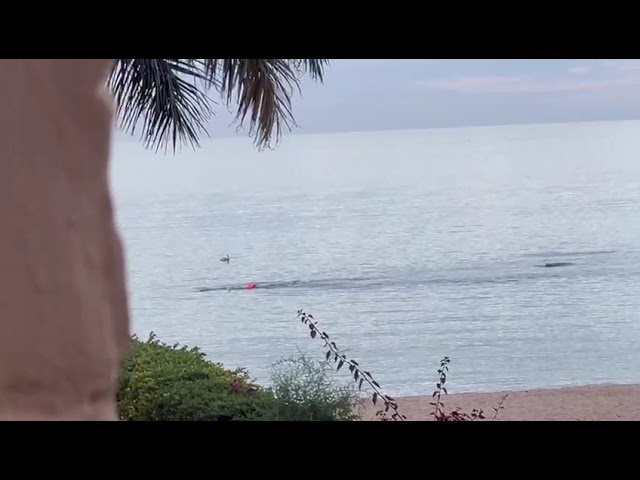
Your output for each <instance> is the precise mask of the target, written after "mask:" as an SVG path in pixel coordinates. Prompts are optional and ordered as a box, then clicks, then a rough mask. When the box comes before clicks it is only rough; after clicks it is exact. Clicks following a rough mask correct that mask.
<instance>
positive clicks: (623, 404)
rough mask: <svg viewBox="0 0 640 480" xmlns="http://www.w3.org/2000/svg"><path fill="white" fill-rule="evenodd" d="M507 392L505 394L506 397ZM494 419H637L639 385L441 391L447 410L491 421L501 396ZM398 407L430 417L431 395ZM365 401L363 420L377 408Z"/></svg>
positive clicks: (413, 415)
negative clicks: (479, 411)
mask: <svg viewBox="0 0 640 480" xmlns="http://www.w3.org/2000/svg"><path fill="white" fill-rule="evenodd" d="M505 395H506V398H505ZM503 398H504V402H503V404H502V406H503V408H502V409H501V410H500V412H499V414H498V416H497V418H496V420H497V421H500V420H502V421H505V420H506V421H509V420H511V421H513V420H534V421H535V420H565V421H566V420H572V421H594V420H595V421H602V420H640V385H606V386H584V387H565V388H553V389H541V390H525V391H505V392H496V393H462V394H449V395H443V397H442V402H443V403H444V405H445V410H446V411H447V412H449V411H451V410H453V409H456V408H459V409H460V410H462V411H465V412H469V413H470V412H471V410H472V409H474V408H477V409H482V410H484V415H485V417H486V419H485V420H484V421H491V420H492V419H493V417H494V415H495V410H494V408H497V407H498V405H499V404H500V402H501V401H502V399H503ZM397 401H398V410H400V411H401V413H403V414H404V415H406V416H407V420H432V419H433V417H432V416H431V412H433V406H432V405H429V403H431V402H433V401H434V400H433V398H432V397H431V396H416V397H403V398H398V399H397ZM379 405H380V404H379V403H378V407H375V406H373V404H372V403H371V402H370V401H368V402H367V403H366V404H365V406H364V408H363V409H362V411H361V412H362V419H363V420H376V416H375V413H376V411H377V410H378V409H379Z"/></svg>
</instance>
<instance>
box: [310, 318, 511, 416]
mask: <svg viewBox="0 0 640 480" xmlns="http://www.w3.org/2000/svg"><path fill="white" fill-rule="evenodd" d="M298 318H299V319H300V321H301V322H302V323H303V324H305V325H307V326H308V327H309V335H310V337H311V338H312V339H315V338H318V339H320V340H322V341H323V342H324V347H325V348H326V350H327V351H326V353H325V358H326V361H327V362H328V361H329V360H330V359H331V358H333V361H334V363H335V365H336V371H339V370H340V369H341V368H342V367H343V366H344V365H348V367H349V371H350V372H351V375H352V376H353V380H354V382H356V383H357V384H358V390H362V387H363V385H365V384H366V385H367V386H368V387H370V388H371V390H373V394H372V396H371V401H372V403H373V404H374V405H377V403H378V401H380V402H381V403H382V405H383V407H384V408H383V409H380V410H378V411H377V412H376V416H377V417H378V418H380V420H382V421H388V420H393V421H404V420H406V419H407V417H406V416H405V415H403V414H402V413H401V412H400V410H399V408H398V402H397V401H396V400H395V399H394V398H393V397H391V396H389V395H387V394H385V393H384V392H383V391H382V387H381V386H380V384H379V383H378V382H377V381H376V380H375V379H374V378H373V375H372V374H371V372H369V371H368V370H363V369H362V367H360V364H359V363H358V362H357V361H355V360H354V359H350V358H347V356H346V355H345V354H344V353H342V352H340V350H339V349H338V346H337V345H336V342H335V341H332V340H331V341H330V339H329V334H328V333H327V332H325V331H323V330H320V328H318V322H317V321H316V320H315V319H314V317H313V315H311V314H309V313H306V312H305V311H304V310H298ZM450 363H451V359H450V358H449V357H444V358H443V359H442V360H441V361H440V368H439V369H438V381H437V383H436V390H435V391H434V392H433V397H434V398H435V402H432V403H430V405H433V407H434V411H433V412H432V414H431V415H432V416H433V418H434V420H435V421H440V422H452V421H473V420H482V419H484V418H485V416H484V412H483V411H482V410H478V409H475V408H474V409H473V410H472V411H471V413H466V412H463V411H460V410H459V409H456V410H453V411H451V412H450V413H446V411H445V408H444V403H443V402H442V394H443V393H444V394H445V395H447V394H448V392H447V389H446V387H445V383H446V382H447V373H448V372H449V364H450ZM506 398H507V395H505V396H504V397H503V398H502V400H501V402H500V404H499V405H498V407H497V408H494V410H495V415H494V416H493V418H492V420H495V419H496V418H497V416H498V414H499V413H500V411H501V410H502V409H503V408H504V407H503V403H504V401H505V399H506ZM389 414H391V416H389Z"/></svg>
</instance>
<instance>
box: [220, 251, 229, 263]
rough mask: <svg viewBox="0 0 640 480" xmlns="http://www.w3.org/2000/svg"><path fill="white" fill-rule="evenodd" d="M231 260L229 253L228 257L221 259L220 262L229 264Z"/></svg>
mask: <svg viewBox="0 0 640 480" xmlns="http://www.w3.org/2000/svg"><path fill="white" fill-rule="evenodd" d="M229 260H231V259H230V258H229V254H228V253H227V255H226V256H224V257H222V258H221V259H220V261H221V262H224V263H229Z"/></svg>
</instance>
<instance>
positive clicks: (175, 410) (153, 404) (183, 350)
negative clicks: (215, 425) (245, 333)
mask: <svg viewBox="0 0 640 480" xmlns="http://www.w3.org/2000/svg"><path fill="white" fill-rule="evenodd" d="M117 401H118V410H119V414H120V418H122V419H123V420H249V419H258V418H261V417H264V416H266V415H267V414H268V412H270V411H271V410H272V409H273V404H274V400H273V395H272V394H270V393H269V392H268V391H263V390H262V389H260V388H259V387H257V386H256V385H253V384H252V382H251V381H250V379H249V377H248V376H247V374H246V372H244V371H241V370H236V371H231V370H227V369H225V368H224V367H223V366H222V365H221V364H218V363H213V362H210V361H208V360H206V359H205V355H204V353H202V352H201V351H200V350H199V349H198V348H197V347H194V348H187V347H186V346H179V345H167V344H165V343H162V342H160V341H159V340H158V339H157V338H156V336H155V335H154V334H151V335H150V337H149V339H148V340H147V341H146V342H143V341H140V340H138V339H137V338H136V337H134V338H133V339H132V342H131V347H130V349H129V352H128V354H127V355H126V357H125V359H124V362H123V365H122V368H121V371H120V376H119V388H118V394H117Z"/></svg>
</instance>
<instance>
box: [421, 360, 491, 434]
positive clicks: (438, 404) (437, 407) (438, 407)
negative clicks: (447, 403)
mask: <svg viewBox="0 0 640 480" xmlns="http://www.w3.org/2000/svg"><path fill="white" fill-rule="evenodd" d="M450 363H451V359H450V358H449V357H444V358H443V359H442V360H440V368H439V369H438V382H437V383H436V389H435V391H434V392H433V397H434V398H435V399H436V401H435V402H432V403H431V405H433V407H434V408H433V412H432V413H431V415H433V419H434V420H435V421H437V422H465V421H473V420H482V419H484V418H485V417H484V412H483V411H482V410H478V409H475V408H474V409H473V410H471V413H466V412H461V411H460V410H458V409H456V410H452V411H451V412H450V413H446V412H445V409H444V403H442V393H443V392H444V394H445V395H447V394H448V392H447V389H446V388H445V386H444V384H445V383H447V373H448V372H449V364H450Z"/></svg>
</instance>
